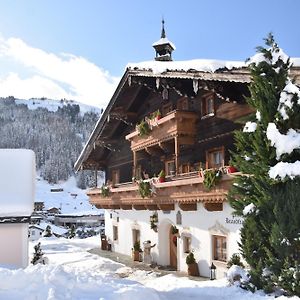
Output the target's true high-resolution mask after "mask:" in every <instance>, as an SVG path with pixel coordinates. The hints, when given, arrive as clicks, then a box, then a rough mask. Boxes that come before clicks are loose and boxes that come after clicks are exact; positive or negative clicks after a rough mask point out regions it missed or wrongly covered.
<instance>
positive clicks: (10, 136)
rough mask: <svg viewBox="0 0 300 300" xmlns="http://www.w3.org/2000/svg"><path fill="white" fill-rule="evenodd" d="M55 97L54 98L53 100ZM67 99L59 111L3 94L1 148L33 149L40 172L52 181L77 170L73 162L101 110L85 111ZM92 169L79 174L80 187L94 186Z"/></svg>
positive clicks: (0, 103)
mask: <svg viewBox="0 0 300 300" xmlns="http://www.w3.org/2000/svg"><path fill="white" fill-rule="evenodd" d="M40 100H41V99H40ZM53 101H54V100H53ZM70 103H71V104H69V103H66V102H65V103H64V105H62V106H59V107H57V110H56V111H51V110H48V109H47V108H45V107H38V108H36V109H34V110H33V109H29V108H28V105H26V104H24V101H23V102H22V103H18V100H17V99H14V98H13V97H8V98H0V148H26V149H32V150H33V151H34V152H35V154H36V166H37V171H38V174H39V175H40V176H41V177H42V178H43V179H45V180H47V181H48V182H49V183H57V182H59V181H65V180H67V179H68V178H69V177H70V176H73V175H75V174H74V169H73V166H74V163H75V161H76V160H77V158H78V156H79V154H80V152H81V150H82V148H83V146H84V144H85V142H86V141H87V139H88V137H89V135H90V134H91V132H92V130H93V128H94V126H95V124H96V122H97V120H98V118H99V113H97V112H95V110H91V111H87V112H85V113H82V112H81V111H80V105H79V104H74V103H72V102H70ZM93 177H94V176H92V174H91V172H88V171H85V172H84V173H78V174H76V179H77V185H78V186H79V187H80V188H86V187H88V186H92V185H93V184H94V183H93V180H94V178H93Z"/></svg>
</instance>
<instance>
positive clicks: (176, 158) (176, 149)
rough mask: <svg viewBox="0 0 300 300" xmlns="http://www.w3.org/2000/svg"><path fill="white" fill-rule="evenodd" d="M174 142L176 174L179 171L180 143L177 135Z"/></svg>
mask: <svg viewBox="0 0 300 300" xmlns="http://www.w3.org/2000/svg"><path fill="white" fill-rule="evenodd" d="M174 144H175V168H176V175H178V173H179V165H178V155H179V143H178V137H177V136H175V139H174Z"/></svg>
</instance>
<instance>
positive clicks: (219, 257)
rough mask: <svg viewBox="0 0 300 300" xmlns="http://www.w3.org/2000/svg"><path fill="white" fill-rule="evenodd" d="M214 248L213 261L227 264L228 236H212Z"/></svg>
mask: <svg viewBox="0 0 300 300" xmlns="http://www.w3.org/2000/svg"><path fill="white" fill-rule="evenodd" d="M219 245H220V246H219ZM224 245H225V247H224ZM212 246H213V249H212V256H213V260H216V261H220V262H227V236H224V235H217V234H216V235H212Z"/></svg>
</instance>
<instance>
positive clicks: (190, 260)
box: [185, 252, 200, 276]
mask: <svg viewBox="0 0 300 300" xmlns="http://www.w3.org/2000/svg"><path fill="white" fill-rule="evenodd" d="M185 262H186V264H187V266H188V275H189V276H200V275H199V269H198V264H197V263H196V260H195V257H194V253H193V252H190V253H189V254H188V255H187V257H186V259H185Z"/></svg>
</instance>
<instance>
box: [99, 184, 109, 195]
mask: <svg viewBox="0 0 300 300" xmlns="http://www.w3.org/2000/svg"><path fill="white" fill-rule="evenodd" d="M101 196H102V197H103V198H106V197H109V186H107V185H102V187H101Z"/></svg>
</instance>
